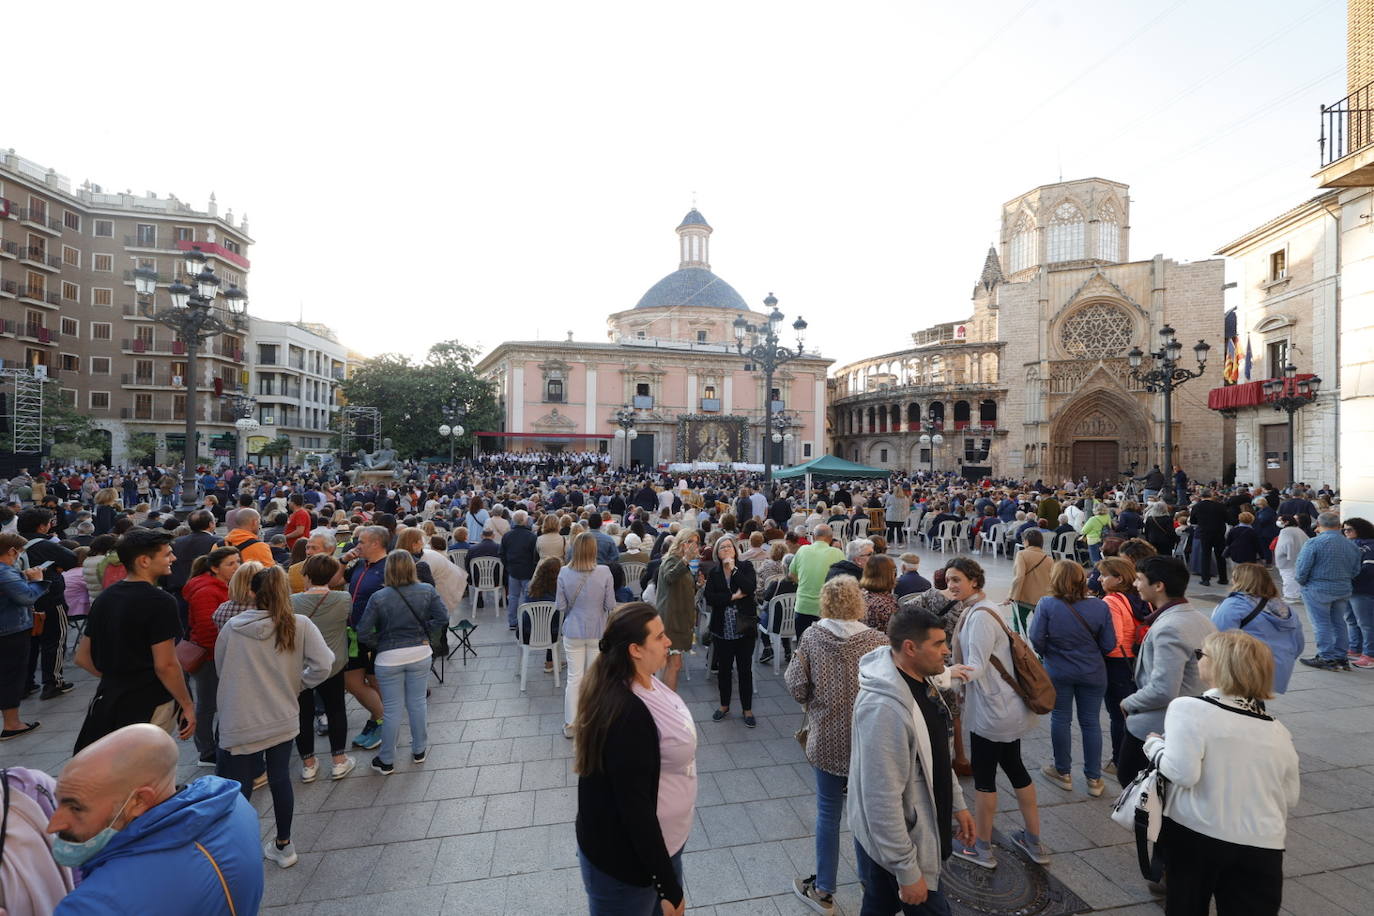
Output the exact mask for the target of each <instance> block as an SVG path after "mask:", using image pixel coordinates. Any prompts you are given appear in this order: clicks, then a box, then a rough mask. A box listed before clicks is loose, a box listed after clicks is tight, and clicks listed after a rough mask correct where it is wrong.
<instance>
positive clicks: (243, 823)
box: [48, 724, 263, 916]
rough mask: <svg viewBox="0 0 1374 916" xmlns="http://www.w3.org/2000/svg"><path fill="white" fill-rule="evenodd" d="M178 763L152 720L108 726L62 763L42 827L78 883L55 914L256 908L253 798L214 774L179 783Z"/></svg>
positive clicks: (258, 868)
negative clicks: (78, 872) (53, 802)
mask: <svg viewBox="0 0 1374 916" xmlns="http://www.w3.org/2000/svg"><path fill="white" fill-rule="evenodd" d="M176 768H177V748H176V743H175V742H173V741H172V739H171V738H170V737H169V736H168V735H167V733H166V732H165V731H163V730H162V729H160V728H158V727H157V726H154V725H148V724H139V725H127V726H125V727H124V728H121V729H119V730H117V731H114V732H111V733H110V734H108V735H106V736H105V737H103V738H101V739H100V740H99V741H96V742H94V743H92V744H91V745H90V746H89V747H86V748H85V749H84V750H82V751H81V753H79V754H77V755H76V756H75V757H73V758H72V759H71V760H70V761H68V762H67V765H66V766H65V767H63V769H62V775H61V777H59V778H58V780H57V810H56V811H55V812H53V816H52V820H51V821H50V822H49V823H48V832H49V833H55V834H57V835H56V836H55V837H53V846H52V852H53V858H54V859H56V860H57V862H58V864H59V865H66V866H69V867H73V868H80V869H81V884H79V885H78V886H77V888H76V890H74V891H72V892H71V893H70V894H68V895H67V897H66V898H65V899H63V901H62V902H61V903H60V904H59V905H58V907H57V910H56V913H57V914H58V916H78V914H87V913H89V914H105V913H143V914H168V916H172V914H180V913H196V914H231V913H256V912H257V911H258V908H259V905H260V904H261V902H262V891H263V871H262V855H263V854H262V845H261V842H260V840H261V835H260V832H259V829H258V816H257V813H256V812H255V811H254V810H253V806H252V805H250V804H249V803H248V802H247V801H246V800H245V799H244V797H243V794H242V792H241V791H240V786H239V784H238V783H236V782H231V781H230V780H227V779H221V778H220V777H218V776H203V777H201V778H200V779H198V780H196V781H195V782H193V783H191V784H190V785H189V786H186V787H185V788H183V789H182V790H181V791H177V788H176Z"/></svg>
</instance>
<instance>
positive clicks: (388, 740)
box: [377, 658, 430, 763]
mask: <svg viewBox="0 0 1374 916" xmlns="http://www.w3.org/2000/svg"><path fill="white" fill-rule="evenodd" d="M429 662H430V660H429V659H427V658H422V659H420V660H419V661H418V662H411V663H410V664H408V665H378V666H377V690H378V691H380V692H381V694H382V743H381V746H380V747H378V748H377V757H378V759H380V760H381V761H382V763H392V762H393V759H392V758H394V757H395V755H396V736H397V735H398V734H400V731H401V708H402V707H405V711H406V717H407V718H408V719H409V720H410V752H411V753H412V754H418V753H420V752H421V751H423V750H425V748H426V746H427V745H426V743H425V741H426V738H427V737H428V736H427V735H426V734H425V723H426V718H425V716H426V706H425V685H426V683H427V682H428V681H429Z"/></svg>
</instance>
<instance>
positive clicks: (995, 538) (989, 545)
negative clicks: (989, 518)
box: [978, 524, 1002, 557]
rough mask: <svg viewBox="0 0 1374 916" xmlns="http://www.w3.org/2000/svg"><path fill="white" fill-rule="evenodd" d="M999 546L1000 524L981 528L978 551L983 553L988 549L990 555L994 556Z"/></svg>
mask: <svg viewBox="0 0 1374 916" xmlns="http://www.w3.org/2000/svg"><path fill="white" fill-rule="evenodd" d="M1001 546H1002V526H1001V525H1000V524H997V525H992V526H990V527H988V528H985V529H984V530H983V543H982V544H981V545H980V546H979V550H978V552H979V553H980V554H985V553H988V552H989V551H990V552H991V553H992V555H993V556H994V557H995V556H997V548H998V547H1001Z"/></svg>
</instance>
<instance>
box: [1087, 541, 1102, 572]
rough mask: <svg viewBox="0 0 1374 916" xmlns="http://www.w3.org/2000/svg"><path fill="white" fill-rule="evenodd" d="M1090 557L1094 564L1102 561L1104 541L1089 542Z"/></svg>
mask: <svg viewBox="0 0 1374 916" xmlns="http://www.w3.org/2000/svg"><path fill="white" fill-rule="evenodd" d="M1088 559H1089V560H1091V561H1092V564H1093V565H1094V566H1096V565H1097V564H1098V563H1100V562H1101V561H1102V542H1101V541H1098V542H1097V543H1096V544H1089V545H1088Z"/></svg>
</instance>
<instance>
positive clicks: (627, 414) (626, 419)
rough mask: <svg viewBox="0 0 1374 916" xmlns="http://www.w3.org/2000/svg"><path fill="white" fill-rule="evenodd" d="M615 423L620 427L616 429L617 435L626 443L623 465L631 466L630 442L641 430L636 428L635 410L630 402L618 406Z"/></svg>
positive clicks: (637, 436) (636, 437)
mask: <svg viewBox="0 0 1374 916" xmlns="http://www.w3.org/2000/svg"><path fill="white" fill-rule="evenodd" d="M615 425H616V426H618V427H619V429H617V430H616V431H615V437H616V438H617V439H619V440H621V441H622V442H624V443H625V463H624V465H623V467H625V468H629V466H630V443H631V442H633V441H634V440H635V439H638V438H639V430H637V429H635V411H634V408H633V407H630V406H629V405H628V404H627V405H626V406H624V407H618V408H616V412H615Z"/></svg>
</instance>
